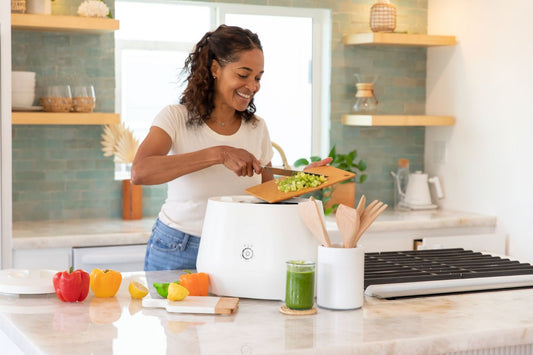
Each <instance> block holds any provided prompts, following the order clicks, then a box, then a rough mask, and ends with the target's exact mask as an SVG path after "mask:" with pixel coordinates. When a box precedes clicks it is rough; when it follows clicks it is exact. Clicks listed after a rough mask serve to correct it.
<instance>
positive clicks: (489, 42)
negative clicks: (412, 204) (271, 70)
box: [425, 0, 533, 262]
mask: <svg viewBox="0 0 533 355" xmlns="http://www.w3.org/2000/svg"><path fill="white" fill-rule="evenodd" d="M428 10H429V11H428V33H429V34H447V35H455V36H457V40H458V45H457V46H455V47H442V48H431V49H428V61H427V65H428V74H427V113H428V114H446V115H447V114H449V115H454V116H455V117H456V124H455V126H453V127H445V128H442V127H440V128H439V127H431V128H428V129H427V130H426V151H425V167H426V170H427V171H428V172H429V173H430V174H434V175H438V176H439V177H440V178H441V182H442V183H443V188H444V193H445V195H446V198H445V199H444V200H442V201H441V202H442V207H444V208H447V209H454V210H463V211H470V212H478V213H482V214H489V215H493V216H496V217H497V218H498V229H499V230H500V231H503V232H505V233H507V234H508V254H509V255H511V256H514V257H517V258H520V259H521V260H523V261H527V262H533V30H532V28H531V25H530V23H531V14H532V13H533V1H531V0H507V1H503V0H500V1H498V0H491V1H486V0H429V2H428Z"/></svg>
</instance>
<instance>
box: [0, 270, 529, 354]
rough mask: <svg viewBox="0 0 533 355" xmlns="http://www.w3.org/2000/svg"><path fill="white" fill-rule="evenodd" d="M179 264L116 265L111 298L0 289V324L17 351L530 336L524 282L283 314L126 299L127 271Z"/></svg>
mask: <svg viewBox="0 0 533 355" xmlns="http://www.w3.org/2000/svg"><path fill="white" fill-rule="evenodd" d="M177 273H178V271H159V272H152V273H144V272H137V273H124V280H123V282H122V286H121V288H120V290H119V292H118V294H117V295H116V296H115V297H112V298H95V297H93V294H92V292H90V294H89V297H88V298H87V299H86V300H85V301H83V302H81V303H63V302H61V301H59V300H58V299H57V298H56V296H55V295H54V294H50V295H38V296H7V295H0V330H1V331H3V332H4V333H5V334H6V335H7V336H8V337H9V339H11V340H12V341H13V342H14V343H15V344H17V345H18V346H19V347H20V349H21V350H22V351H24V352H25V353H46V354H69V355H70V354H89V353H93V354H128V355H129V354H138V353H146V354H165V353H181V354H285V353H286V354H310V353H313V354H326V353H327V354H348V353H349V354H376V353H381V354H415V355H416V354H436V353H446V352H454V351H457V352H459V351H464V350H467V349H489V348H498V347H504V346H513V345H519V344H532V343H533V307H531V305H530V300H531V299H532V298H533V289H518V290H506V291H492V292H477V293H464V294H456V295H446V296H432V297H417V298H405V299H396V300H381V299H377V298H372V297H366V298H365V303H364V305H363V307H362V308H361V309H358V310H352V311H330V310H325V309H322V308H318V312H317V314H315V315H306V316H288V315H284V314H282V313H280V312H279V308H280V306H281V305H282V304H283V303H282V302H281V301H263V300H252V299H241V300H240V303H239V308H238V310H237V312H236V313H235V314H233V315H228V316H223V315H197V314H178V313H168V312H166V311H165V310H163V309H147V308H143V307H142V303H141V301H140V300H133V299H131V298H130V296H129V294H128V291H127V286H128V284H129V281H131V280H134V279H135V280H139V281H141V282H146V277H148V278H149V279H150V280H152V279H154V277H156V276H157V277H156V278H157V279H158V280H165V279H166V280H167V281H170V280H171V279H174V278H176V277H177Z"/></svg>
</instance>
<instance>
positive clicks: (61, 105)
mask: <svg viewBox="0 0 533 355" xmlns="http://www.w3.org/2000/svg"><path fill="white" fill-rule="evenodd" d="M40 101H41V106H42V107H43V110H44V111H46V112H69V111H70V110H71V109H72V93H71V91H70V85H53V86H48V87H47V88H46V90H45V96H44V97H41V100H40Z"/></svg>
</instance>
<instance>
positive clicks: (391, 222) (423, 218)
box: [13, 209, 496, 249]
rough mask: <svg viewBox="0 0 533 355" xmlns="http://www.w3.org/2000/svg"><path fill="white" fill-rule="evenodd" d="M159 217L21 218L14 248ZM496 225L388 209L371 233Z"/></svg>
mask: <svg viewBox="0 0 533 355" xmlns="http://www.w3.org/2000/svg"><path fill="white" fill-rule="evenodd" d="M154 221H155V217H150V218H143V219H141V220H129V221H127V220H122V219H82V220H51V221H18V222H14V223H13V249H38V248H68V247H74V246H76V247H83V246H104V245H123V244H144V243H146V242H147V241H148V238H149V237H150V233H151V230H152V226H153V224H154ZM478 226H483V227H495V226H496V217H492V216H486V215H480V214H475V213H469V212H459V211H449V210H441V209H438V210H430V211H412V212H399V211H394V210H386V211H385V212H384V213H383V214H382V215H380V216H379V217H378V219H377V220H376V221H375V222H374V223H373V224H372V225H371V226H370V228H369V229H368V232H387V231H398V230H427V229H438V228H455V227H478ZM326 228H327V229H328V230H335V229H336V228H337V227H336V223H335V218H334V217H332V216H328V217H326Z"/></svg>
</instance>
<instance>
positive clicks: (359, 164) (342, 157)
mask: <svg viewBox="0 0 533 355" xmlns="http://www.w3.org/2000/svg"><path fill="white" fill-rule="evenodd" d="M328 157H331V158H333V160H332V161H331V163H330V165H331V166H333V167H335V168H338V169H342V170H346V171H350V172H352V173H355V177H354V178H352V179H350V180H346V181H343V182H341V183H339V184H335V185H333V186H331V187H326V188H323V189H321V190H317V191H314V192H312V193H310V194H308V195H309V196H313V197H314V198H316V199H319V200H322V204H323V205H324V214H326V215H329V214H331V213H332V212H334V211H336V210H337V206H338V205H339V204H340V203H343V204H345V205H348V206H351V207H354V205H355V184H356V183H357V184H362V183H364V182H365V181H366V179H367V175H366V174H362V172H364V171H365V170H366V162H365V161H364V160H363V159H357V150H352V151H351V152H349V153H346V154H341V153H337V149H336V146H333V148H331V150H330V152H329V155H328ZM322 159H323V158H321V157H319V156H312V157H310V158H309V159H306V158H300V159H298V160H296V161H295V162H294V167H295V168H298V167H301V166H307V165H309V164H310V163H312V162H315V161H320V160H322Z"/></svg>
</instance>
